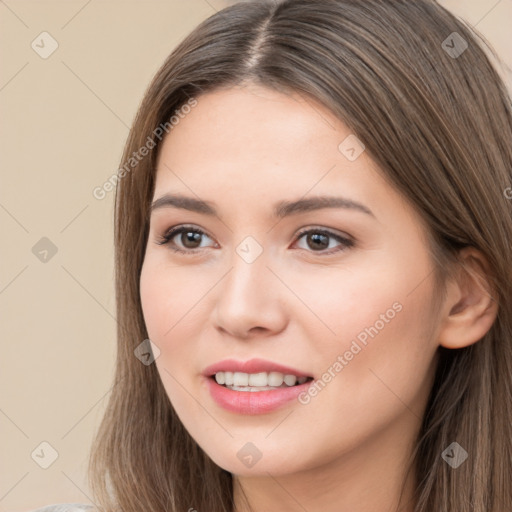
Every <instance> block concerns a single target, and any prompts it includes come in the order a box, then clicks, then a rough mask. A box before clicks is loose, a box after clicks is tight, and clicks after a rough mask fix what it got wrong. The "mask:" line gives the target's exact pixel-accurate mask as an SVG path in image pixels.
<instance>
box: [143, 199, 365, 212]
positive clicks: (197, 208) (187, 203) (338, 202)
mask: <svg viewBox="0 0 512 512" xmlns="http://www.w3.org/2000/svg"><path fill="white" fill-rule="evenodd" d="M172 207H174V208H181V209H183V210H189V211H193V212H197V213H202V214H204V215H209V216H218V214H217V209H216V208H215V204H214V203H212V202H210V201H203V200H202V199H197V198H195V197H187V196H183V195H181V194H164V195H163V196H161V197H159V198H158V199H156V200H155V201H154V202H153V204H152V205H151V207H150V213H152V212H154V211H155V210H158V209H160V208H172ZM323 208H344V209H349V210H356V211H359V212H362V213H365V214H367V215H370V216H372V217H374V218H375V215H374V213H373V212H372V211H371V210H370V209H369V208H368V207H367V206H365V205H364V204H361V203H358V202H357V201H353V200H352V199H348V198H345V197H334V196H316V197H310V198H307V199H298V200H296V201H279V202H278V203H276V204H275V205H274V212H273V213H274V217H277V218H284V217H288V216H290V215H296V214H299V213H304V212H309V211H313V210H321V209H323Z"/></svg>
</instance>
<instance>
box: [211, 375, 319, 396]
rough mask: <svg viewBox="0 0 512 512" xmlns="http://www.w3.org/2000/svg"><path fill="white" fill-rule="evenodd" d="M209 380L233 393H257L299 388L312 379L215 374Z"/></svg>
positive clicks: (289, 376)
mask: <svg viewBox="0 0 512 512" xmlns="http://www.w3.org/2000/svg"><path fill="white" fill-rule="evenodd" d="M210 379H212V380H214V381H215V382H216V383H217V384H219V385H220V386H222V387H225V388H227V389H231V390H233V391H250V392H254V391H256V392H257V391H272V390H276V389H281V388H291V387H296V386H301V385H302V384H306V383H308V382H310V381H312V380H313V377H297V376H295V375H291V374H284V373H281V372H259V373H243V372H217V373H215V374H214V375H211V376H210Z"/></svg>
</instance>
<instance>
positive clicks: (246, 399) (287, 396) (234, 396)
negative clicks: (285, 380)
mask: <svg viewBox="0 0 512 512" xmlns="http://www.w3.org/2000/svg"><path fill="white" fill-rule="evenodd" d="M204 380H205V381H206V385H207V386H208V391H209V392H210V395H211V397H212V398H213V400H214V401H215V402H216V403H217V404H218V405H220V406H221V407H223V408H224V409H226V410H228V411H231V412H236V413H238V414H263V413H266V412H271V411H274V410H275V409H278V408H279V407H282V406H283V405H284V404H286V403H287V402H289V401H291V400H293V399H295V398H297V397H298V396H299V395H300V394H301V393H303V392H304V391H306V389H307V388H308V387H309V386H310V385H311V384H312V383H313V382H314V381H313V380H308V381H306V382H304V384H298V385H297V386H291V387H289V388H276V389H275V390H272V391H234V390H232V389H228V388H226V387H224V386H221V385H220V384H217V382H216V381H215V378H214V377H205V378H204Z"/></svg>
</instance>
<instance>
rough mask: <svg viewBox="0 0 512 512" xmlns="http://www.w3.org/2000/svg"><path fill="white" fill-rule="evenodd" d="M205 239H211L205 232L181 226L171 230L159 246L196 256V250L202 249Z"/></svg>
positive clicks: (162, 238) (163, 237) (159, 242)
mask: <svg viewBox="0 0 512 512" xmlns="http://www.w3.org/2000/svg"><path fill="white" fill-rule="evenodd" d="M203 237H206V238H209V237H208V235H207V234H206V233H204V231H202V230H200V229H198V228H194V227H188V226H179V227H175V228H171V229H169V230H168V231H167V232H166V233H165V234H164V235H163V236H162V237H161V238H160V240H159V241H157V244H159V245H169V247H170V248H171V249H172V250H173V251H176V252H180V253H185V254H195V252H194V251H195V250H197V249H202V248H203V247H205V246H203V247H201V242H202V240H203Z"/></svg>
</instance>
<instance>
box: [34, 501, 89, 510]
mask: <svg viewBox="0 0 512 512" xmlns="http://www.w3.org/2000/svg"><path fill="white" fill-rule="evenodd" d="M91 508H94V505H87V504H85V503H56V504H54V505H46V506H44V507H42V508H38V509H37V510H33V511H32V512H85V511H86V510H88V509H91Z"/></svg>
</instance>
